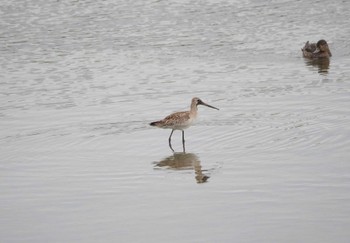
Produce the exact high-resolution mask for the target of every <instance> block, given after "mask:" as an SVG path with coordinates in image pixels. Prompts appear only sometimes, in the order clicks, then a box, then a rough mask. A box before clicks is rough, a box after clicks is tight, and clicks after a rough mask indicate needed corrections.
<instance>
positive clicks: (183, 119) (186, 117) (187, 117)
mask: <svg viewBox="0 0 350 243" xmlns="http://www.w3.org/2000/svg"><path fill="white" fill-rule="evenodd" d="M198 105H205V106H207V107H210V108H213V109H216V110H219V109H218V108H216V107H214V106H211V105H208V104H206V103H204V102H203V101H202V100H201V99H199V98H196V97H195V98H193V99H192V102H191V109H190V110H189V111H180V112H175V113H173V114H171V115H169V116H167V117H165V118H164V119H163V120H160V121H155V122H151V123H150V125H151V126H155V127H159V128H170V129H172V130H171V133H170V136H169V147H170V149H171V150H172V151H173V152H174V149H173V147H172V146H171V136H172V135H173V132H174V130H181V131H182V147H183V151H184V152H185V132H184V129H186V128H188V127H190V126H191V125H192V123H193V122H194V120H195V119H196V117H197V111H198V108H197V106H198Z"/></svg>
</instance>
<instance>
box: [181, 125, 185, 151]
mask: <svg viewBox="0 0 350 243" xmlns="http://www.w3.org/2000/svg"><path fill="white" fill-rule="evenodd" d="M182 148H183V152H184V153H185V131H184V130H182Z"/></svg>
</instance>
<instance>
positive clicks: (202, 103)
mask: <svg viewBox="0 0 350 243" xmlns="http://www.w3.org/2000/svg"><path fill="white" fill-rule="evenodd" d="M199 104H201V105H205V106H208V107H210V108H213V109H215V110H219V108H216V107H214V106H211V105H208V104H206V103H204V102H203V101H202V102H201V103H199Z"/></svg>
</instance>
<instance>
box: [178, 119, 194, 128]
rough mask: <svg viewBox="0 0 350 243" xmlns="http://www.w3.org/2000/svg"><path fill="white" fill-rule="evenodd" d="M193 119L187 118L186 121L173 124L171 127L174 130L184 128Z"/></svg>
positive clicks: (189, 124) (188, 125)
mask: <svg viewBox="0 0 350 243" xmlns="http://www.w3.org/2000/svg"><path fill="white" fill-rule="evenodd" d="M194 120H195V119H194V118H190V119H188V120H186V121H183V122H181V123H178V124H175V125H174V126H173V129H174V130H184V129H186V128H188V127H190V126H191V125H193V122H194Z"/></svg>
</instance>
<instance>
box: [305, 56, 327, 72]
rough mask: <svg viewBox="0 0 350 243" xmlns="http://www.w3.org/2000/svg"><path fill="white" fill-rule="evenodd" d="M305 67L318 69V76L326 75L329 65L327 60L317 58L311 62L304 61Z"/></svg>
mask: <svg viewBox="0 0 350 243" xmlns="http://www.w3.org/2000/svg"><path fill="white" fill-rule="evenodd" d="M305 64H306V66H309V67H316V68H318V73H320V74H327V73H328V69H329V64H330V59H329V58H318V59H312V60H308V59H306V60H305Z"/></svg>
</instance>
